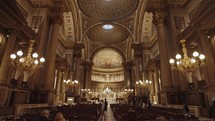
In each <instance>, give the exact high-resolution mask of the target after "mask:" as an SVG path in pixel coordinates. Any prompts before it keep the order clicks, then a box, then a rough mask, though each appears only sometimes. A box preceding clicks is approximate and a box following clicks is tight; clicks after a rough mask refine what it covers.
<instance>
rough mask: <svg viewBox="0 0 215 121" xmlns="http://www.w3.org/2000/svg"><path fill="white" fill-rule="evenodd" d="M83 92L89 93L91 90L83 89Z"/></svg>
mask: <svg viewBox="0 0 215 121" xmlns="http://www.w3.org/2000/svg"><path fill="white" fill-rule="evenodd" d="M81 91H82V92H83V93H89V92H91V91H90V89H81Z"/></svg>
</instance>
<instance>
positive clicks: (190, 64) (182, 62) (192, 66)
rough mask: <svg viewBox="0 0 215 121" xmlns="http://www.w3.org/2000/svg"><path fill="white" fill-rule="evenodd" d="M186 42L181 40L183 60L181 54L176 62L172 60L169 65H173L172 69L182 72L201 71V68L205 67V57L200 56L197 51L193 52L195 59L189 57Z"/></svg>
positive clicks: (177, 56) (177, 55)
mask: <svg viewBox="0 0 215 121" xmlns="http://www.w3.org/2000/svg"><path fill="white" fill-rule="evenodd" d="M185 41H186V40H181V41H180V43H181V45H182V52H183V58H182V56H181V55H180V54H176V56H175V58H176V59H175V60H174V59H172V58H171V59H170V60H169V63H170V64H171V68H172V69H175V70H178V71H182V72H187V71H189V72H191V71H194V70H196V69H199V68H200V67H201V66H203V65H204V64H205V63H204V59H205V55H203V54H199V53H198V52H197V51H194V52H193V57H188V55H187V48H186V46H185Z"/></svg>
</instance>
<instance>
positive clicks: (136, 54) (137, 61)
mask: <svg viewBox="0 0 215 121" xmlns="http://www.w3.org/2000/svg"><path fill="white" fill-rule="evenodd" d="M132 48H133V49H134V63H135V67H136V68H135V82H136V81H139V80H141V78H140V75H141V73H140V64H141V62H140V60H142V59H141V56H142V45H141V44H140V43H132Z"/></svg>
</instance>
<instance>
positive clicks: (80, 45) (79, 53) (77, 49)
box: [73, 43, 84, 95]
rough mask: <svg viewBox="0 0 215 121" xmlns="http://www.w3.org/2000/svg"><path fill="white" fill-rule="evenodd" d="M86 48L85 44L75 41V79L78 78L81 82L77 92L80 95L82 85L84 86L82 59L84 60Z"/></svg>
mask: <svg viewBox="0 0 215 121" xmlns="http://www.w3.org/2000/svg"><path fill="white" fill-rule="evenodd" d="M83 48H84V44H83V43H75V45H74V47H73V57H74V62H75V65H74V67H75V70H74V71H75V72H74V74H75V75H74V80H77V81H79V82H80V84H79V85H78V87H77V94H78V95H80V93H81V91H80V89H81V87H83V86H82V85H83V83H82V80H81V61H82V58H81V57H82V49H83ZM75 92H76V90H75Z"/></svg>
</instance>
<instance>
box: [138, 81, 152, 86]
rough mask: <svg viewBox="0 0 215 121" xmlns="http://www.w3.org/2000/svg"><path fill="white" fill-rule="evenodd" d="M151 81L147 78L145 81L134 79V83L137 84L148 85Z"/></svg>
mask: <svg viewBox="0 0 215 121" xmlns="http://www.w3.org/2000/svg"><path fill="white" fill-rule="evenodd" d="M151 83H152V81H149V80H146V81H141V80H139V81H136V85H139V86H148V84H151Z"/></svg>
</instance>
